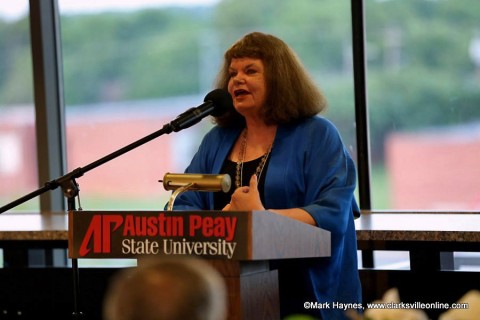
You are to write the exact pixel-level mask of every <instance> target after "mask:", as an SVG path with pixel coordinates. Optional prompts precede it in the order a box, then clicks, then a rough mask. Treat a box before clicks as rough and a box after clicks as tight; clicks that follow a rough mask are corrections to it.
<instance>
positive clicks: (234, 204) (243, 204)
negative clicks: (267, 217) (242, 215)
mask: <svg viewBox="0 0 480 320" xmlns="http://www.w3.org/2000/svg"><path fill="white" fill-rule="evenodd" d="M252 210H265V208H264V207H263V204H262V201H261V200H260V193H259V192H258V180H257V175H256V174H254V175H252V177H251V178H250V183H249V186H244V187H239V188H237V190H235V192H234V193H233V194H232V198H231V200H230V203H229V204H227V205H226V206H225V207H224V208H223V209H222V211H252Z"/></svg>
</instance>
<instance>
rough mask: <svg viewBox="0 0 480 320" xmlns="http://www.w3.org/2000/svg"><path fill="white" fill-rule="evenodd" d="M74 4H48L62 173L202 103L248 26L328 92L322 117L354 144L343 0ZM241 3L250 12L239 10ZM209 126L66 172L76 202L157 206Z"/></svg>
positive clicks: (205, 123) (347, 22) (98, 205)
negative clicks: (64, 160)
mask: <svg viewBox="0 0 480 320" xmlns="http://www.w3.org/2000/svg"><path fill="white" fill-rule="evenodd" d="M82 3H84V2H82ZM85 3H86V4H85V5H83V6H82V5H81V4H80V3H79V2H78V1H67V0H61V1H59V7H60V13H61V29H62V50H63V61H64V64H63V70H64V85H65V101H66V110H67V112H66V115H67V150H68V168H69V171H71V170H73V169H75V168H77V167H80V166H81V167H83V166H85V165H87V164H88V163H91V162H93V161H95V160H97V159H99V158H101V157H103V156H105V155H107V154H109V153H111V152H113V151H116V150H117V149H119V148H121V147H123V146H125V145H127V144H129V143H132V142H134V141H136V140H138V139H140V138H143V137H144V136H146V135H147V134H150V133H152V132H155V131H156V130H159V129H161V127H162V126H163V125H164V124H166V123H168V122H169V121H171V120H173V119H174V117H176V116H177V115H178V114H180V113H182V112H183V111H185V110H186V109H188V108H190V107H195V106H197V105H199V104H200V103H201V102H203V98H204V96H205V95H206V94H207V93H208V92H209V91H210V90H212V89H213V87H212V85H213V81H214V78H215V76H216V73H217V71H218V69H219V66H220V63H221V59H222V57H223V52H224V51H225V50H226V49H228V47H229V46H230V45H231V44H232V43H233V42H235V41H236V40H237V39H239V38H240V37H241V36H243V35H244V34H245V33H247V32H250V31H263V32H267V33H272V34H275V35H277V36H279V37H280V38H282V39H283V40H285V41H286V42H287V43H288V44H289V45H291V46H292V47H293V48H294V49H295V51H296V52H297V53H298V54H299V56H300V58H301V59H302V61H303V62H304V64H305V65H306V67H307V68H308V70H309V71H310V72H311V74H312V76H313V77H314V78H315V80H316V81H317V82H318V84H319V86H320V87H321V88H322V89H323V90H324V92H325V94H326V96H327V98H328V99H329V104H330V109H329V110H328V112H327V113H326V116H327V117H328V118H330V119H331V120H332V121H333V122H334V123H335V124H336V125H337V126H338V128H339V129H340V131H341V133H342V136H343V138H344V140H345V142H346V144H347V145H348V146H349V147H350V150H351V151H352V153H354V152H355V143H354V141H355V129H354V128H355V126H354V122H355V119H354V102H353V101H354V100H353V83H352V57H351V23H350V20H351V18H350V15H347V14H345V12H349V3H348V2H347V1H343V2H341V3H340V4H339V3H338V2H336V1H327V2H323V3H322V5H318V6H312V4H311V1H295V2H293V1H284V2H280V3H279V2H277V1H262V2H261V3H259V2H258V1H191V3H192V4H189V5H182V2H177V4H176V5H160V4H159V5H157V6H149V7H138V8H122V7H121V4H120V3H118V2H116V3H115V5H114V6H112V7H109V8H102V9H101V10H97V9H96V8H98V7H97V4H96V3H95V4H94V3H93V2H85ZM252 6H255V8H256V10H255V12H252V11H251V10H248V8H250V7H252ZM238 12H248V14H245V15H239V14H238ZM273 13H274V14H273ZM210 126H211V124H210V123H209V122H208V120H203V121H202V122H201V123H200V124H197V125H196V126H194V127H191V128H188V129H186V130H183V131H181V132H177V133H172V134H170V135H166V136H161V137H159V138H157V139H156V140H154V141H151V142H149V143H148V144H146V145H144V146H141V147H139V148H138V149H135V150H132V151H131V152H129V153H127V154H125V155H123V156H121V157H119V158H117V159H114V160H112V161H110V162H108V163H106V164H105V165H102V166H101V167H97V168H95V169H94V170H92V171H90V172H88V173H87V174H85V175H84V176H82V177H81V178H80V179H78V180H77V182H78V183H79V184H80V190H81V192H80V193H81V204H82V206H83V208H84V209H153V210H162V209H163V207H164V205H165V204H166V203H167V201H168V196H169V195H170V192H167V191H165V190H164V189H163V186H162V184H161V183H159V182H158V180H159V179H162V178H163V175H164V174H165V173H168V172H183V170H184V169H185V167H186V166H187V165H188V163H189V161H190V159H191V157H192V156H193V153H194V152H195V151H196V148H197V147H198V145H199V143H200V139H201V138H202V137H203V135H204V133H205V132H206V131H207V130H208V129H209V128H210Z"/></svg>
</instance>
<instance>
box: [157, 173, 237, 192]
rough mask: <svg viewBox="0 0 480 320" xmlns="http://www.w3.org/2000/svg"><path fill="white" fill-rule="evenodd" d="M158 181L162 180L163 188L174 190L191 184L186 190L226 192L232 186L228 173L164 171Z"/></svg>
mask: <svg viewBox="0 0 480 320" xmlns="http://www.w3.org/2000/svg"><path fill="white" fill-rule="evenodd" d="M159 182H163V187H164V188H165V190H176V189H177V188H180V187H184V186H186V185H189V184H192V185H191V186H190V187H189V188H188V190H196V191H223V192H225V193H227V192H228V191H230V187H231V186H232V180H231V178H230V176H229V175H228V174H195V173H166V174H165V175H164V176H163V180H159Z"/></svg>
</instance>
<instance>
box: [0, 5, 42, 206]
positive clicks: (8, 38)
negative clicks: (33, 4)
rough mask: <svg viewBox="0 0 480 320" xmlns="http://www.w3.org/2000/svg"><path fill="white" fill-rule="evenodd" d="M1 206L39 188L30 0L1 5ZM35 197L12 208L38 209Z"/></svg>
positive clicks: (37, 201)
mask: <svg viewBox="0 0 480 320" xmlns="http://www.w3.org/2000/svg"><path fill="white" fill-rule="evenodd" d="M0 38H1V39H2V41H1V42H0V114H1V117H0V181H2V183H1V184H0V205H1V206H3V205H6V204H8V203H10V202H12V201H14V200H15V199H17V198H20V197H22V196H23V195H25V194H27V193H30V192H32V191H33V190H35V189H37V188H38V176H37V161H36V159H37V153H36V147H37V144H36V132H35V109H34V105H33V76H32V59H31V46H30V26H29V19H28V1H27V0H20V1H16V2H15V4H14V5H12V4H6V3H2V4H0ZM38 208H39V200H38V199H32V200H30V201H27V202H25V203H23V204H21V205H19V206H17V207H15V208H13V209H12V210H14V211H19V210H38Z"/></svg>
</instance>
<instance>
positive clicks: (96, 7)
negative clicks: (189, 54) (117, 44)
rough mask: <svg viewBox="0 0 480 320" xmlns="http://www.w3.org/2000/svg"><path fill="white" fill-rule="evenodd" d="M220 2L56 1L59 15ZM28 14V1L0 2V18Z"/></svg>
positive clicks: (12, 18) (172, 0) (181, 0)
mask: <svg viewBox="0 0 480 320" xmlns="http://www.w3.org/2000/svg"><path fill="white" fill-rule="evenodd" d="M219 1H220V0H81V1H80V0H58V3H59V8H60V12H61V13H91V12H101V11H106V10H135V9H142V8H154V7H157V8H158V7H165V6H173V5H176V6H198V5H213V4H216V3H218V2H219ZM27 12H28V0H13V1H12V0H0V17H1V18H3V19H6V20H16V19H18V18H20V17H22V16H24V15H25V14H26V13H27Z"/></svg>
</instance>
